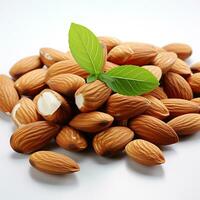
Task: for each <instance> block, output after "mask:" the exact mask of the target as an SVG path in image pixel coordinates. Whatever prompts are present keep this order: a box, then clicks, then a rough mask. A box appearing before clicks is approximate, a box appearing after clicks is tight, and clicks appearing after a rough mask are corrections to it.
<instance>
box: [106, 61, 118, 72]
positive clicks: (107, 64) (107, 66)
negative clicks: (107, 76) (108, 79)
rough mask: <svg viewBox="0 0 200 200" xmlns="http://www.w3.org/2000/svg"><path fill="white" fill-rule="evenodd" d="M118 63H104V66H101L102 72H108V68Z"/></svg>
mask: <svg viewBox="0 0 200 200" xmlns="http://www.w3.org/2000/svg"><path fill="white" fill-rule="evenodd" d="M117 66H118V65H117V64H114V63H112V62H108V61H107V62H106V63H105V65H104V67H103V71H104V72H108V71H109V70H111V69H112V68H115V67H117Z"/></svg>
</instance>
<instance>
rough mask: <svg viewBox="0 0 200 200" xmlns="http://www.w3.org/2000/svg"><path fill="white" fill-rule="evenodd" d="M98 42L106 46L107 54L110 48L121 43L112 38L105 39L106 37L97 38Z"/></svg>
mask: <svg viewBox="0 0 200 200" xmlns="http://www.w3.org/2000/svg"><path fill="white" fill-rule="evenodd" d="M98 39H99V41H100V42H101V43H102V44H103V45H105V46H106V48H107V51H108V52H109V51H110V50H111V49H112V48H114V47H115V46H117V45H119V44H120V43H121V41H120V40H118V39H117V38H113V37H107V36H100V37H98Z"/></svg>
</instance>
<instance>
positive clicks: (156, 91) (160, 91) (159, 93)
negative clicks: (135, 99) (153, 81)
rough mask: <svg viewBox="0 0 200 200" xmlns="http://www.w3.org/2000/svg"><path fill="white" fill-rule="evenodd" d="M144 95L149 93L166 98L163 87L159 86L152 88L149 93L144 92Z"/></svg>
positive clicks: (159, 97) (158, 97)
mask: <svg viewBox="0 0 200 200" xmlns="http://www.w3.org/2000/svg"><path fill="white" fill-rule="evenodd" d="M146 95H151V96H153V97H155V98H157V99H160V100H161V99H167V98H168V97H167V94H166V93H165V92H164V90H163V88H161V87H157V88H156V89H154V90H153V91H151V92H149V93H146V94H144V95H143V96H146Z"/></svg>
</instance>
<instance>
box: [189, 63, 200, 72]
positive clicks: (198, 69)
mask: <svg viewBox="0 0 200 200" xmlns="http://www.w3.org/2000/svg"><path fill="white" fill-rule="evenodd" d="M191 70H192V71H193V72H194V73H196V72H200V62H197V63H194V64H192V66H191Z"/></svg>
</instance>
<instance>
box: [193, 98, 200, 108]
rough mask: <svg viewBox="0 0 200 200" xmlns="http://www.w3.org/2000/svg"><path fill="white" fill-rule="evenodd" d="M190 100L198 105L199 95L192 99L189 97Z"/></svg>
mask: <svg viewBox="0 0 200 200" xmlns="http://www.w3.org/2000/svg"><path fill="white" fill-rule="evenodd" d="M191 101H192V102H195V103H197V104H198V105H199V106H200V97H196V98H194V99H191Z"/></svg>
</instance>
